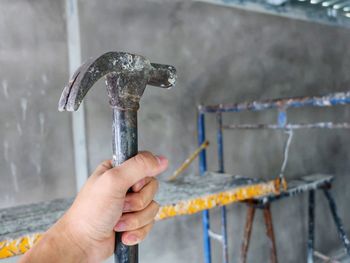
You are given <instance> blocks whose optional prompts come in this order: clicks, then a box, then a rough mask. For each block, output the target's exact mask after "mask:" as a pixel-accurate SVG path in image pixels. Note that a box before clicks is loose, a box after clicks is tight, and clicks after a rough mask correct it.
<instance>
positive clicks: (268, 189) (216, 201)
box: [156, 179, 287, 220]
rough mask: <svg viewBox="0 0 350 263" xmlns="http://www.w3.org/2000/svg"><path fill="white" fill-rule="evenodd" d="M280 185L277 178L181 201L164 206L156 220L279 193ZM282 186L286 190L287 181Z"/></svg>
mask: <svg viewBox="0 0 350 263" xmlns="http://www.w3.org/2000/svg"><path fill="white" fill-rule="evenodd" d="M280 186H281V182H280V179H276V180H273V181H269V182H266V183H261V184H254V185H248V186H243V187H239V188H236V189H233V190H229V191H225V192H221V193H217V194H211V195H207V196H203V197H200V198H196V199H191V200H186V201H180V202H178V203H176V204H173V205H168V206H162V207H161V208H160V210H159V212H158V214H157V216H156V220H162V219H165V218H169V217H174V216H179V215H190V214H194V213H197V212H200V211H203V210H207V209H211V208H214V207H216V206H222V205H228V204H230V203H234V202H239V201H243V200H248V199H252V198H254V197H260V196H263V195H267V194H271V193H275V194H279V192H280ZM282 188H283V189H284V190H285V189H286V188H287V183H286V182H285V181H283V182H282Z"/></svg>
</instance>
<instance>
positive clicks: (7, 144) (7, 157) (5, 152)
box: [4, 141, 9, 162]
mask: <svg viewBox="0 0 350 263" xmlns="http://www.w3.org/2000/svg"><path fill="white" fill-rule="evenodd" d="M4 157H5V161H6V162H8V161H9V143H8V141H4Z"/></svg>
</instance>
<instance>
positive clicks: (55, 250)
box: [19, 219, 88, 263]
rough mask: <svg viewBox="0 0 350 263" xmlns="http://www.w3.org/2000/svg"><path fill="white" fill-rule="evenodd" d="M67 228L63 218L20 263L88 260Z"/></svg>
mask: <svg viewBox="0 0 350 263" xmlns="http://www.w3.org/2000/svg"><path fill="white" fill-rule="evenodd" d="M65 228H66V227H65V224H64V221H63V219H61V220H60V221H58V222H57V223H56V224H55V225H54V226H53V227H52V228H50V229H49V230H48V231H47V232H46V233H45V234H44V235H43V237H42V238H41V239H40V240H39V241H38V243H37V244H35V246H34V247H33V248H31V249H30V250H29V251H28V252H27V253H26V254H25V255H24V256H23V257H22V258H21V259H20V260H19V263H32V262H33V263H34V262H35V263H41V262H43V263H44V262H52V263H55V262H68V263H69V262H87V261H88V260H87V256H86V255H85V253H84V250H83V249H82V248H80V247H79V244H76V242H74V241H73V239H72V238H71V237H70V235H69V233H68V232H67V231H66V229H65Z"/></svg>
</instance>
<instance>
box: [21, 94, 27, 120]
mask: <svg viewBox="0 0 350 263" xmlns="http://www.w3.org/2000/svg"><path fill="white" fill-rule="evenodd" d="M27 106H28V100H27V99H26V98H21V108H22V120H23V121H25V120H26V117H27Z"/></svg>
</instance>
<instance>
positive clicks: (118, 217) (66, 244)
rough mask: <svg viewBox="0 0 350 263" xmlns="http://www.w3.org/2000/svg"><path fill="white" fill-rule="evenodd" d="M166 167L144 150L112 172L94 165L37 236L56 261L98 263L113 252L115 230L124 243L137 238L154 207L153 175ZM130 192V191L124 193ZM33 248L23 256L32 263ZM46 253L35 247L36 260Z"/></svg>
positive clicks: (140, 237)
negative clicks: (56, 217) (55, 219)
mask: <svg viewBox="0 0 350 263" xmlns="http://www.w3.org/2000/svg"><path fill="white" fill-rule="evenodd" d="M167 166H168V161H167V159H166V158H164V157H156V156H154V155H152V154H151V153H149V152H140V153H139V154H138V155H136V156H135V157H133V158H131V159H129V160H128V161H126V162H124V163H123V164H122V165H120V166H118V167H114V168H113V167H112V164H111V161H105V162H103V163H102V164H100V165H99V166H98V167H97V169H96V170H95V172H94V173H93V174H92V175H91V176H90V177H89V179H88V181H87V182H86V184H85V185H84V187H83V189H82V190H81V191H80V193H79V194H78V196H77V197H76V199H75V201H74V203H73V204H72V206H71V208H70V209H69V210H68V211H67V212H66V214H65V215H64V216H63V217H62V218H61V219H60V220H59V221H58V222H57V223H56V224H55V225H54V226H53V227H52V228H51V229H49V231H48V232H47V233H46V234H45V235H44V237H43V240H45V239H46V241H47V242H46V243H47V244H48V245H50V244H51V246H55V248H54V249H55V250H56V254H57V253H60V254H62V255H61V256H62V257H61V260H58V261H64V262H70V260H69V258H71V259H73V258H74V260H71V262H73V261H74V262H76V261H75V260H76V259H77V258H79V261H82V262H101V261H103V260H104V259H106V258H108V257H109V256H110V255H112V254H113V251H114V242H115V231H117V232H123V233H122V242H123V243H124V244H126V245H135V244H137V243H139V242H140V241H141V240H143V239H144V238H145V236H146V235H147V234H148V232H149V231H150V230H151V228H152V225H153V220H154V217H155V216H156V214H157V212H158V209H159V205H158V204H157V203H156V202H155V201H153V198H154V196H155V193H156V191H157V189H158V182H157V180H156V179H155V178H154V177H155V176H156V175H158V174H159V173H161V172H163V171H164V170H165V169H166V168H167ZM130 188H132V190H133V192H132V193H128V189H130ZM43 240H42V241H40V242H38V247H39V245H40V243H42V242H43ZM35 247H36V246H34V248H33V249H32V250H33V251H32V252H31V251H29V252H28V256H27V258H28V259H34V258H35V256H33V255H35V254H38V253H39V252H40V248H39V249H37V251H35ZM46 247H47V245H46ZM47 249H48V248H46V249H41V252H40V253H41V255H42V257H43V252H44V253H45V251H47ZM35 252H37V253H35ZM57 257H58V258H60V256H59V255H57ZM67 257H68V258H67ZM54 258H55V257H52V256H51V257H50V262H55V260H54ZM24 259H26V256H25V257H24ZM34 261H35V260H33V262H34ZM58 261H56V262H58ZM24 262H32V261H31V260H28V261H26V260H25V261H24ZM35 262H40V261H37V260H36V261H35ZM42 262H44V261H42Z"/></svg>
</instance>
